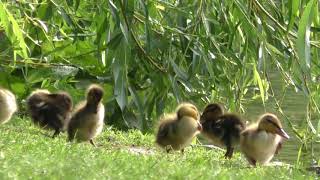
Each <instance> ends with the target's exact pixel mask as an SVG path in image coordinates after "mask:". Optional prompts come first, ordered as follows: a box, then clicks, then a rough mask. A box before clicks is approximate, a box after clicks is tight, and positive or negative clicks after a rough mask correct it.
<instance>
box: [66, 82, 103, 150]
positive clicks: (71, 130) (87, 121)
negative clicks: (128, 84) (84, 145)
mask: <svg viewBox="0 0 320 180" xmlns="http://www.w3.org/2000/svg"><path fill="white" fill-rule="evenodd" d="M102 97H103V89H102V88H101V87H100V86H99V85H96V84H93V85H90V86H89V88H88V90H87V100H86V101H84V102H81V103H79V104H78V105H77V107H76V108H75V110H74V112H73V115H72V118H71V120H70V122H69V125H68V140H69V141H73V140H74V139H76V140H77V141H78V142H82V141H89V142H90V143H91V144H92V145H93V146H96V145H95V143H94V141H93V138H95V137H96V136H97V135H99V134H100V133H101V132H102V129H103V124H104V105H103V104H102V102H101V101H102Z"/></svg>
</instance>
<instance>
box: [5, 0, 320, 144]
mask: <svg viewBox="0 0 320 180" xmlns="http://www.w3.org/2000/svg"><path fill="white" fill-rule="evenodd" d="M319 31H320V16H319V1H317V0H230V1H225V0H199V1H193V0H184V1H182V0H136V1H135V0H95V1H80V0H33V1H31V0H21V1H1V2H0V84H1V86H4V87H6V88H9V89H11V90H12V91H14V93H15V94H17V96H18V99H19V100H20V101H19V102H21V106H20V110H21V111H20V112H21V114H22V115H23V114H24V112H25V111H24V99H25V98H26V96H27V95H28V94H29V93H30V91H32V90H33V89H35V88H47V89H49V90H51V91H59V90H64V91H67V92H69V93H71V95H72V96H73V98H74V101H75V102H77V101H79V100H80V99H82V98H83V93H84V89H85V88H86V86H87V85H88V84H90V83H92V82H95V83H99V84H101V85H103V88H104V89H105V92H106V95H105V98H104V101H105V104H106V107H107V108H106V110H107V112H106V113H107V114H106V120H107V121H106V122H107V123H108V124H111V125H113V126H115V127H118V128H120V129H130V128H138V129H140V130H141V131H143V132H147V131H152V130H153V126H154V124H155V122H156V119H157V117H158V116H159V115H161V114H162V113H163V112H167V111H170V110H172V108H174V107H175V106H176V104H177V103H179V102H183V101H190V102H193V103H195V104H197V105H198V107H199V109H200V110H201V109H202V107H204V106H205V104H207V103H209V102H223V103H224V104H225V105H226V107H228V109H230V110H231V111H237V112H244V111H245V110H246V106H245V104H246V102H249V101H251V100H254V99H257V98H259V99H260V101H261V103H262V104H264V103H265V102H266V101H268V100H270V99H274V100H275V101H276V102H277V103H276V107H275V108H276V109H277V110H278V111H279V113H281V114H282V115H284V116H285V112H284V111H283V110H282V107H281V105H282V104H281V99H277V97H276V96H274V91H273V86H272V82H271V81H270V79H269V74H270V73H274V72H277V73H279V76H278V77H277V78H278V79H281V81H283V84H284V85H283V88H284V89H295V90H296V91H300V92H303V93H304V96H305V98H306V99H307V100H308V106H306V109H303V111H306V112H308V113H307V115H306V118H305V124H306V125H305V126H297V125H296V124H295V122H291V121H290V118H287V121H288V122H289V124H290V127H291V128H292V130H293V131H294V132H295V133H296V136H297V137H298V138H299V140H300V141H301V144H302V145H307V144H310V143H313V142H317V141H319V132H320V123H319V122H320V121H319V120H316V121H315V123H312V122H311V119H314V117H317V116H318V115H319V113H320V111H319V107H318V104H319V102H320V96H319V93H318V92H319V81H320V76H319V71H320V68H319V67H320V64H319V57H320V56H319V49H320V41H319V39H320V33H319Z"/></svg>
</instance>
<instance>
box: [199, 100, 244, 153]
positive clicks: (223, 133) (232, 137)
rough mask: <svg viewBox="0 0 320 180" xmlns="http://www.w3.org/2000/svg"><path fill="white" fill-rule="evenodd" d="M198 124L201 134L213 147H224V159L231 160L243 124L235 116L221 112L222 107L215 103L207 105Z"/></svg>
mask: <svg viewBox="0 0 320 180" xmlns="http://www.w3.org/2000/svg"><path fill="white" fill-rule="evenodd" d="M200 122H201V125H202V128H203V130H202V132H201V133H202V134H203V135H204V136H205V137H207V138H208V139H209V140H210V141H211V142H212V143H213V144H214V145H216V146H219V147H226V148H227V152H226V153H225V158H231V157H232V155H233V150H234V148H235V147H236V146H238V145H239V141H240V133H241V131H243V130H244V129H245V124H244V123H243V122H242V120H241V118H240V117H239V116H237V115H236V114H232V113H226V114H224V112H223V107H222V106H221V105H219V104H217V103H213V104H209V105H208V106H207V107H206V108H205V110H204V111H203V113H202V115H201V118H200Z"/></svg>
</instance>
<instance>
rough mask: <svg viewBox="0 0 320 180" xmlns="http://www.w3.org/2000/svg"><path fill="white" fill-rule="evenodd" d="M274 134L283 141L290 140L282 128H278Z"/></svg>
mask: <svg viewBox="0 0 320 180" xmlns="http://www.w3.org/2000/svg"><path fill="white" fill-rule="evenodd" d="M276 133H277V134H278V135H279V136H281V137H283V138H285V139H289V138H290V137H289V135H288V134H287V133H286V132H285V131H284V130H283V129H282V128H279V129H278V130H277V132H276Z"/></svg>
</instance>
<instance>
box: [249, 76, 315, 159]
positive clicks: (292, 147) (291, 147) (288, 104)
mask: <svg viewBox="0 0 320 180" xmlns="http://www.w3.org/2000/svg"><path fill="white" fill-rule="evenodd" d="M270 79H271V82H272V86H273V89H274V92H275V97H276V98H277V99H278V100H280V99H281V97H283V101H282V104H281V108H282V110H283V112H284V114H285V115H286V116H287V117H288V118H289V119H290V121H291V122H292V123H293V124H294V125H295V126H296V127H297V128H299V129H300V128H302V127H303V128H305V127H307V121H306V108H307V102H308V99H307V97H306V96H305V95H304V94H303V92H302V91H300V92H296V91H295V90H294V89H293V88H291V87H289V88H287V90H286V93H285V95H284V96H283V92H284V91H283V90H284V84H283V82H282V80H281V78H280V75H279V74H278V73H272V74H270ZM245 107H246V108H247V109H246V112H245V114H244V118H247V120H248V121H256V119H257V118H258V117H259V116H260V115H261V114H263V113H265V112H271V113H274V114H276V115H277V116H278V117H279V118H280V120H281V122H282V124H283V126H284V129H285V131H286V132H287V133H288V134H289V136H290V139H289V140H287V141H286V142H284V144H283V147H282V150H281V151H280V154H279V155H277V156H276V157H275V158H274V159H276V160H279V161H283V162H288V163H290V164H294V163H295V162H296V160H297V157H298V153H299V148H300V145H301V143H300V141H299V139H298V138H297V137H296V135H295V134H294V132H293V131H292V130H291V129H290V127H289V126H288V122H287V121H286V119H285V118H284V117H283V116H282V115H281V113H279V112H278V111H277V107H276V104H275V101H274V100H273V98H272V97H271V98H269V100H268V101H267V102H266V106H265V107H264V106H263V104H262V101H261V99H257V100H255V101H252V102H250V103H248V104H246V105H245ZM318 121H319V118H313V121H312V123H313V125H314V127H315V128H316V127H317V123H318ZM314 147H315V150H314V155H315V159H316V160H319V157H320V144H319V143H317V144H314ZM311 159H312V156H311V152H307V153H304V154H303V156H301V160H302V161H303V162H305V163H306V164H308V163H310V162H311Z"/></svg>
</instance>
